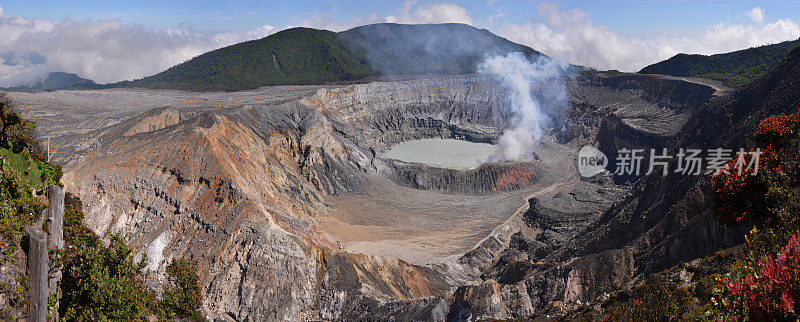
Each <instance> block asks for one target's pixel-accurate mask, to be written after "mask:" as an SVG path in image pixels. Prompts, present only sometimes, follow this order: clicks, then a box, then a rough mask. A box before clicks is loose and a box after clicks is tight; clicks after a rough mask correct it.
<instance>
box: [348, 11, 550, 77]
mask: <svg viewBox="0 0 800 322" xmlns="http://www.w3.org/2000/svg"><path fill="white" fill-rule="evenodd" d="M339 36H341V38H342V39H344V40H345V41H347V42H348V43H350V44H351V45H353V46H356V47H359V48H361V49H362V50H364V52H366V53H367V57H368V58H369V61H370V63H371V64H372V67H373V71H374V72H375V73H376V74H389V75H392V74H394V75H398V74H399V75H411V74H431V73H434V74H465V73H474V72H476V70H477V66H478V64H479V63H480V62H481V61H483V59H484V57H485V56H486V55H495V54H508V53H511V52H521V53H523V54H525V55H526V56H528V57H529V58H532V57H535V56H538V55H541V53H539V52H537V51H536V50H533V49H532V48H530V47H527V46H523V45H520V44H517V43H514V42H511V41H509V40H507V39H505V38H502V37H499V36H497V35H495V34H493V33H491V32H489V31H488V30H486V29H478V28H475V27H472V26H470V25H465V24H457V23H449V24H427V25H401V24H392V23H382V24H373V25H366V26H361V27H356V28H353V29H350V30H347V31H343V32H340V33H339Z"/></svg>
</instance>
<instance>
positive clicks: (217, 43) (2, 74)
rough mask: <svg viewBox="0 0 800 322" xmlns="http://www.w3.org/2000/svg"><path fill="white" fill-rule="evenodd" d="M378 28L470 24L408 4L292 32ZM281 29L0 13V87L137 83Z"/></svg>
mask: <svg viewBox="0 0 800 322" xmlns="http://www.w3.org/2000/svg"><path fill="white" fill-rule="evenodd" d="M378 22H397V23H445V22H460V23H466V24H472V18H471V17H470V16H469V13H468V12H467V10H466V9H464V8H462V7H460V6H457V5H454V4H447V3H442V4H432V5H419V4H417V2H416V1H408V2H406V3H405V4H404V5H403V7H402V8H400V9H399V12H397V13H396V14H394V15H390V16H385V17H384V16H380V15H378V14H372V15H370V16H366V17H362V18H359V19H356V20H354V21H350V22H347V23H338V22H336V21H335V20H334V19H332V18H330V17H327V16H322V15H320V16H312V17H310V18H308V19H305V20H303V21H301V22H300V23H299V26H304V27H311V28H317V29H327V30H333V31H341V30H346V29H350V28H353V27H356V26H360V25H364V24H371V23H378ZM289 27H290V26H286V27H285V28H289ZM281 29H282V28H276V27H274V26H271V25H263V26H261V27H259V28H256V29H254V30H249V31H244V32H225V33H206V32H199V31H195V30H193V29H192V28H190V27H187V26H178V27H177V28H146V27H144V26H141V25H136V24H124V23H122V22H120V21H119V20H105V21H96V22H76V21H73V20H70V19H65V20H61V21H51V20H42V19H35V20H28V19H25V18H22V17H19V16H16V17H8V16H4V15H3V11H2V8H0V86H16V85H21V84H29V83H32V82H35V81H37V80H39V79H41V78H42V77H43V76H44V75H46V74H47V73H49V72H54V71H63V72H67V73H75V74H78V75H79V76H81V77H85V78H89V79H92V80H94V81H96V82H98V83H109V82H117V81H121V80H130V79H135V78H141V77H144V76H149V75H153V74H156V73H158V72H161V71H163V70H165V69H167V68H169V67H171V66H174V65H176V64H179V63H181V62H184V61H186V60H188V59H191V58H192V57H194V56H197V55H199V54H202V53H204V52H207V51H209V50H213V49H216V48H220V47H223V46H227V45H231V44H235V43H238V42H242V41H246V40H251V39H258V38H262V37H265V36H268V35H270V34H272V33H275V32H277V31H279V30H281ZM32 58H38V59H32Z"/></svg>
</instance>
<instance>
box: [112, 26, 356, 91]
mask: <svg viewBox="0 0 800 322" xmlns="http://www.w3.org/2000/svg"><path fill="white" fill-rule="evenodd" d="M369 74H370V68H369V63H368V62H367V59H366V56H365V54H364V53H363V52H360V51H358V50H357V49H354V48H352V47H351V46H350V45H348V44H347V43H345V42H344V41H342V40H341V39H340V38H339V37H338V36H337V35H336V33H334V32H330V31H325V30H316V29H310V28H293V29H287V30H283V31H281V32H278V33H275V34H273V35H271V36H269V37H265V38H262V39H258V40H251V41H246V42H242V43H238V44H235V45H231V46H228V47H224V48H220V49H217V50H213V51H210V52H207V53H205V54H202V55H200V56H197V57H195V58H193V59H191V60H189V61H187V62H184V63H182V64H180V65H177V66H174V67H172V68H169V69H167V70H166V71H164V72H161V73H159V74H156V75H153V76H150V77H145V78H143V79H140V80H136V81H133V82H124V83H120V85H122V86H140V87H149V88H175V89H186V90H200V91H202V90H225V91H234V90H243V89H252V88H257V87H261V86H266V85H286V84H319V83H324V82H332V81H341V80H353V79H359V78H363V77H366V76H368V75H369Z"/></svg>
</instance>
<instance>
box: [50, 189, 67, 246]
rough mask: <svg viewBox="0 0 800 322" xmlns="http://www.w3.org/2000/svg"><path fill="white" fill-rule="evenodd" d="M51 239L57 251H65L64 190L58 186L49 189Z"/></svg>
mask: <svg viewBox="0 0 800 322" xmlns="http://www.w3.org/2000/svg"><path fill="white" fill-rule="evenodd" d="M47 199H48V202H49V206H48V207H47V210H48V211H47V212H48V213H49V217H50V218H49V219H50V239H51V240H52V242H53V243H52V246H53V248H55V249H59V250H61V249H64V190H61V188H59V187H58V186H57V185H54V184H51V185H50V186H49V187H47Z"/></svg>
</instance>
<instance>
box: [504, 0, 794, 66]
mask: <svg viewBox="0 0 800 322" xmlns="http://www.w3.org/2000/svg"><path fill="white" fill-rule="evenodd" d="M538 9H539V13H540V15H541V16H542V17H543V18H544V20H545V21H544V22H543V23H537V22H531V23H527V24H520V25H518V24H510V23H509V24H506V25H505V26H504V27H503V28H502V29H501V31H500V35H501V36H503V37H506V38H508V39H509V40H511V41H515V42H518V43H522V44H525V45H528V46H530V47H532V48H534V49H536V50H539V51H541V52H543V53H545V54H547V55H550V56H553V57H556V58H559V59H562V60H566V61H568V62H570V63H574V64H579V65H584V66H590V67H594V68H598V69H619V70H623V71H638V70H639V69H641V68H642V67H644V66H647V65H649V64H652V63H655V62H658V61H661V60H664V59H667V58H669V57H672V56H674V55H675V54H678V53H693V54H694V53H696V54H716V53H723V52H730V51H735V50H739V49H743V48H748V47H753V46H760V45H764V44H769V43H778V42H781V41H786V40H791V39H797V38H798V37H800V27H798V25H797V24H796V23H795V22H793V21H792V20H790V19H783V20H778V21H775V22H773V23H767V24H762V25H758V26H755V25H732V24H717V25H715V26H713V27H712V28H711V29H709V30H706V31H704V32H699V33H690V34H685V35H675V36H640V37H634V36H624V35H618V34H616V33H614V32H612V31H610V30H608V28H606V27H605V26H602V25H595V24H594V23H592V21H591V19H590V16H589V15H588V14H587V13H586V12H583V11H581V10H569V11H560V10H558V7H557V6H555V5H552V4H548V3H542V4H540V5H539V6H538Z"/></svg>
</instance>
